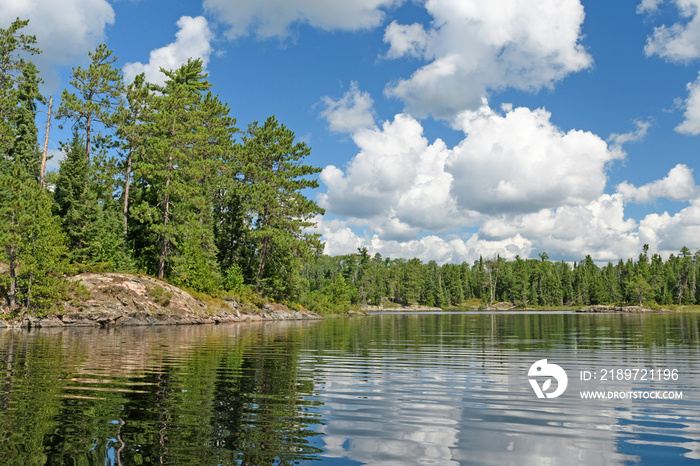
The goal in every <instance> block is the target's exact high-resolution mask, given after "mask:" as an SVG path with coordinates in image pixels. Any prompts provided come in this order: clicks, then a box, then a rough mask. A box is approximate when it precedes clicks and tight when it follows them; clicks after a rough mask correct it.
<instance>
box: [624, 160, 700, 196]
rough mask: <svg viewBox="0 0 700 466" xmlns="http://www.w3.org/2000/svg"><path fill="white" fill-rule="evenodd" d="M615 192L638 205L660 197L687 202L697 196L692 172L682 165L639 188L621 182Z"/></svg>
mask: <svg viewBox="0 0 700 466" xmlns="http://www.w3.org/2000/svg"><path fill="white" fill-rule="evenodd" d="M617 191H618V192H619V193H620V194H622V196H623V197H624V198H625V199H628V200H631V201H634V202H639V203H644V202H651V201H653V200H655V199H658V198H660V197H663V198H666V199H670V200H672V201H689V200H692V199H695V198H696V197H697V194H698V188H697V186H696V185H695V178H694V177H693V170H692V169H691V168H688V166H687V165H684V164H678V165H676V166H675V167H673V168H672V169H671V170H670V171H669V172H668V175H666V176H665V177H664V178H663V179H660V180H657V181H653V182H651V183H648V184H645V185H644V186H640V187H639V188H637V187H635V186H634V185H632V184H630V183H628V182H626V181H623V182H622V183H620V184H619V185H618V186H617Z"/></svg>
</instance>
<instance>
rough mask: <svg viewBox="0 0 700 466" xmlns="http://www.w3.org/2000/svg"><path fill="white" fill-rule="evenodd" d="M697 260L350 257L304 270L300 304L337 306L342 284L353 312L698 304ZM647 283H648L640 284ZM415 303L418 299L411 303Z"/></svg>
mask: <svg viewBox="0 0 700 466" xmlns="http://www.w3.org/2000/svg"><path fill="white" fill-rule="evenodd" d="M699 273H700V254H698V253H695V254H694V253H692V252H691V251H690V250H689V249H688V248H683V249H682V250H681V252H680V255H679V256H674V255H671V257H669V259H668V261H666V262H663V260H662V259H661V257H660V256H658V255H657V254H655V255H654V256H652V257H651V258H649V257H648V255H647V254H646V253H644V254H641V255H640V257H639V260H638V261H637V262H635V261H633V260H631V259H630V260H628V261H626V262H623V261H620V262H619V263H618V264H617V265H613V264H612V263H608V264H607V265H606V266H605V267H602V268H600V267H599V266H597V265H596V264H595V262H594V261H593V259H592V258H591V257H590V256H587V257H586V258H585V259H584V260H583V261H581V262H580V263H578V264H576V263H574V264H573V267H572V266H570V265H569V264H567V263H565V262H551V261H549V258H548V255H547V254H546V253H541V254H540V258H539V259H522V258H520V257H519V256H516V257H515V260H513V261H506V260H504V259H502V258H495V259H491V260H484V259H480V260H478V261H475V262H474V264H473V265H471V266H470V265H469V264H467V263H463V264H461V265H455V264H444V265H442V266H440V265H438V264H437V263H436V262H435V261H430V262H428V263H427V264H423V263H421V262H420V260H418V259H411V260H409V261H406V260H403V259H395V260H391V259H382V258H381V256H379V255H378V254H377V255H376V256H375V257H374V258H371V259H370V258H369V255H368V254H367V251H366V250H362V249H360V250H358V253H357V254H348V255H344V256H337V257H328V256H317V257H315V258H314V259H313V260H311V261H309V262H308V263H306V264H305V265H304V271H303V276H304V278H305V279H306V280H307V281H308V291H307V293H306V295H305V296H304V297H303V299H302V302H303V303H304V304H305V305H306V306H307V307H309V308H310V309H314V310H317V309H319V308H322V307H323V306H328V307H329V309H335V308H336V307H337V298H335V296H337V295H338V291H337V290H338V288H339V286H340V284H341V283H343V284H344V286H343V287H344V288H345V287H346V288H347V289H348V291H347V294H348V295H349V296H350V302H351V303H352V304H354V305H362V304H371V305H382V306H389V305H391V304H392V303H394V304H396V305H398V304H404V305H405V304H413V303H418V304H420V305H424V306H438V307H442V308H448V307H454V306H460V305H463V306H471V307H473V306H475V302H481V303H483V304H489V303H490V302H492V301H493V302H496V301H506V302H512V303H513V304H515V305H516V306H519V307H529V306H541V307H549V308H552V307H560V306H584V305H591V304H615V303H618V302H629V303H635V304H640V303H641V304H645V305H649V306H655V303H658V304H659V305H666V306H668V305H671V304H678V305H681V304H696V303H698V297H697V295H698V294H697V292H696V291H695V290H696V289H697V288H698V286H700V284H698V280H697V276H698V274H699ZM646 277H648V278H646ZM416 297H417V298H416Z"/></svg>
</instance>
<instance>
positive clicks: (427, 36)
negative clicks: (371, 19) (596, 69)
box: [384, 0, 592, 118]
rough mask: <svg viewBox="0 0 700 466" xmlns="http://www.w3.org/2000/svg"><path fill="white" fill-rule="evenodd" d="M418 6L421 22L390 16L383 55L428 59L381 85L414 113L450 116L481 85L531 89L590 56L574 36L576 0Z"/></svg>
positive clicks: (475, 97) (471, 0) (476, 95)
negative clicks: (423, 13) (426, 19)
mask: <svg viewBox="0 0 700 466" xmlns="http://www.w3.org/2000/svg"><path fill="white" fill-rule="evenodd" d="M425 8H426V9H427V11H428V13H429V14H430V15H432V17H433V22H432V26H431V27H430V29H429V30H425V29H424V28H423V27H422V26H420V25H418V24H413V25H409V26H405V25H399V24H397V23H391V24H390V25H389V26H388V27H387V29H386V32H385V37H384V38H385V41H386V42H387V43H389V46H390V48H389V51H388V52H387V56H388V57H392V58H398V57H401V56H405V55H412V56H416V55H422V58H424V59H425V60H426V61H428V63H427V64H426V65H424V66H422V67H421V68H419V69H418V70H416V71H415V72H414V73H413V75H412V76H411V77H409V78H407V79H403V80H399V81H397V82H395V83H392V84H390V85H389V86H388V87H387V88H386V94H387V95H388V96H393V97H398V98H400V99H403V100H404V101H405V103H406V104H407V107H408V111H410V112H411V113H412V114H414V115H416V116H425V115H427V114H432V115H433V116H435V117H438V118H451V117H453V116H454V115H456V114H457V113H459V112H460V111H462V110H465V109H474V108H476V107H478V106H479V99H480V98H481V97H482V96H484V95H488V93H489V91H492V90H498V89H503V88H509V87H510V88H515V89H520V90H527V91H535V90H538V89H541V88H542V87H549V86H552V85H554V84H555V83H556V82H557V81H559V80H561V79H562V78H564V77H565V76H567V75H568V74H570V73H573V72H577V71H580V70H583V69H586V68H588V67H589V66H591V64H592V59H591V56H590V55H589V54H588V53H587V52H586V51H585V49H584V47H583V46H582V44H581V43H580V38H581V36H580V32H581V25H582V23H583V19H584V16H585V15H584V11H583V6H582V5H581V3H580V2H579V0H541V1H538V2H530V1H522V0H494V1H489V2H484V1H480V0H428V1H427V2H426V3H425Z"/></svg>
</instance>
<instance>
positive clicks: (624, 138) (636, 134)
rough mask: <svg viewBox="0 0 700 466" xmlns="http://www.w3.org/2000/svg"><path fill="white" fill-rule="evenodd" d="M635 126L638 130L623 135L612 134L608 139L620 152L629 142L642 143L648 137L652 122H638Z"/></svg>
mask: <svg viewBox="0 0 700 466" xmlns="http://www.w3.org/2000/svg"><path fill="white" fill-rule="evenodd" d="M634 124H635V125H636V126H637V129H636V130H634V131H630V132H628V133H622V134H617V133H612V134H611V135H610V137H609V138H608V141H609V142H610V143H612V145H613V146H614V147H615V148H618V149H619V150H622V146H623V145H624V144H627V143H628V142H638V141H641V140H642V139H644V137H645V136H646V135H647V132H648V131H649V128H650V127H651V121H642V120H637V121H635V122H634Z"/></svg>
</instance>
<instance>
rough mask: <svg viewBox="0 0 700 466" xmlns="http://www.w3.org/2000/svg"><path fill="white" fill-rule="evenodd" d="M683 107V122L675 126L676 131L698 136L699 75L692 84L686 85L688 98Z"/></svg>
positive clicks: (699, 123)
mask: <svg viewBox="0 0 700 466" xmlns="http://www.w3.org/2000/svg"><path fill="white" fill-rule="evenodd" d="M684 106H685V113H684V115H683V116H684V120H683V122H682V123H681V124H680V125H678V126H676V131H678V132H679V133H684V134H692V135H695V136H697V135H698V134H700V74H698V78H697V79H696V80H695V81H694V82H692V83H688V98H687V99H686V100H685V103H684Z"/></svg>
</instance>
